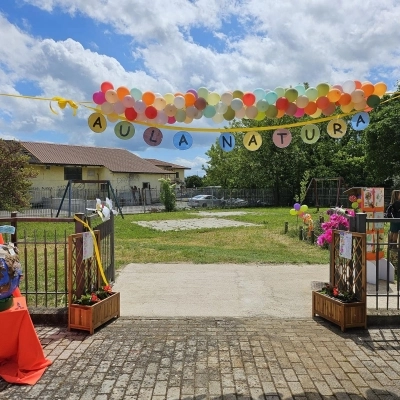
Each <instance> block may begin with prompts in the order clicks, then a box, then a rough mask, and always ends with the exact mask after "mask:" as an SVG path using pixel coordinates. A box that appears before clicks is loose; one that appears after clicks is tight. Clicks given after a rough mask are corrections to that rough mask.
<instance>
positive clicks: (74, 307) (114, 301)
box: [68, 292, 120, 335]
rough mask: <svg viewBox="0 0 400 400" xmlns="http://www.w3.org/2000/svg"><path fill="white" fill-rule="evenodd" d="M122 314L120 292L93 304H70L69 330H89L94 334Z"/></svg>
mask: <svg viewBox="0 0 400 400" xmlns="http://www.w3.org/2000/svg"><path fill="white" fill-rule="evenodd" d="M119 314H120V295H119V292H115V293H113V294H112V295H111V296H110V297H107V298H106V299H104V300H101V301H99V302H98V303H96V304H93V305H92V306H83V305H80V304H70V305H69V307H68V330H71V329H80V330H83V331H89V332H90V334H91V335H92V334H93V332H94V330H95V329H96V328H98V327H99V326H101V325H103V324H104V323H106V322H107V321H109V320H110V319H112V318H118V317H119Z"/></svg>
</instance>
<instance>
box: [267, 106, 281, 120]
mask: <svg viewBox="0 0 400 400" xmlns="http://www.w3.org/2000/svg"><path fill="white" fill-rule="evenodd" d="M277 115H278V109H277V108H276V106H274V105H272V104H270V106H269V107H268V109H267V111H265V116H266V117H269V118H275V117H276V116H277Z"/></svg>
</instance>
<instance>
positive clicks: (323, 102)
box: [315, 96, 330, 110]
mask: <svg viewBox="0 0 400 400" xmlns="http://www.w3.org/2000/svg"><path fill="white" fill-rule="evenodd" d="M315 103H316V104H317V107H318V108H319V109H320V110H323V109H324V108H326V107H328V106H329V104H330V101H329V99H328V98H327V97H325V96H321V97H319V98H318V99H317V101H316V102H315Z"/></svg>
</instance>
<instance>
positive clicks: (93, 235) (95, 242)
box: [74, 215, 108, 286]
mask: <svg viewBox="0 0 400 400" xmlns="http://www.w3.org/2000/svg"><path fill="white" fill-rule="evenodd" d="M74 219H76V220H77V221H78V222H80V223H81V224H82V225H83V226H84V227H85V228H87V229H89V232H90V233H91V235H92V237H93V244H94V251H95V253H96V260H97V266H98V268H99V271H100V275H101V277H102V279H103V281H104V284H105V285H106V286H108V281H107V278H106V276H105V274H104V270H103V264H102V263H101V257H100V251H99V246H98V245H97V240H96V235H95V234H94V232H93V229H92V228H91V227H90V225H89V224H88V223H86V222H85V221H82V220H81V219H80V218H79V217H77V216H76V215H74Z"/></svg>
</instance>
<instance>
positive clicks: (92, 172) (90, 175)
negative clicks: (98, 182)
mask: <svg viewBox="0 0 400 400" xmlns="http://www.w3.org/2000/svg"><path fill="white" fill-rule="evenodd" d="M87 177H88V178H96V170H95V169H88V170H87Z"/></svg>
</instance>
